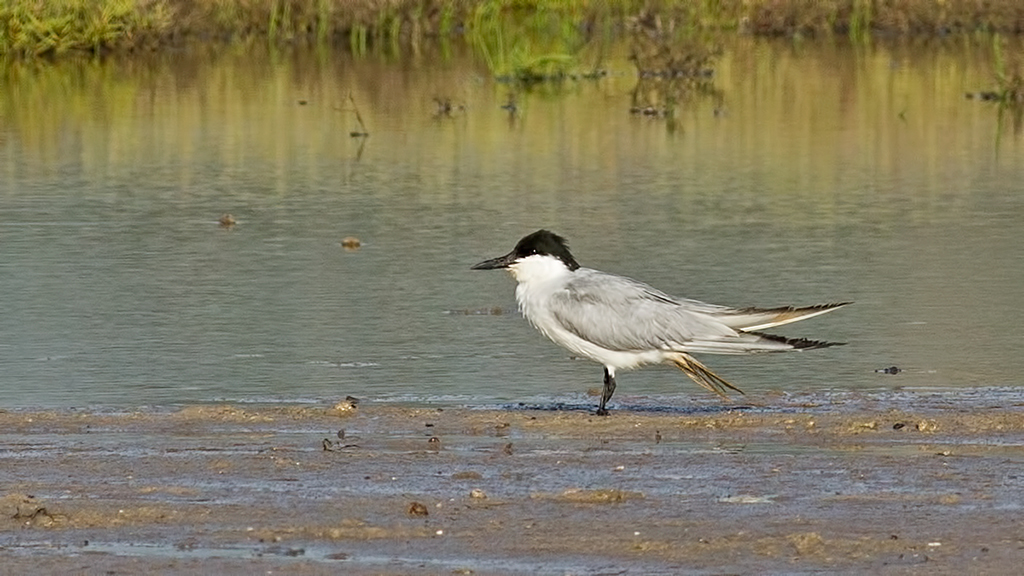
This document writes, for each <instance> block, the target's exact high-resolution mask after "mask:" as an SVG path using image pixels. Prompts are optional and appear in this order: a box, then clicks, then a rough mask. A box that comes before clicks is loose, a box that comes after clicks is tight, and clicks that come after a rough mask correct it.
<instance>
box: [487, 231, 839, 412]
mask: <svg viewBox="0 0 1024 576" xmlns="http://www.w3.org/2000/svg"><path fill="white" fill-rule="evenodd" d="M502 268H504V269H507V270H508V271H509V272H511V274H512V276H513V277H514V278H515V279H516V281H517V282H518V284H517V286H516V301H517V302H518V303H519V308H520V310H522V313H523V315H524V316H525V317H526V319H527V320H529V321H530V323H531V324H533V326H534V327H535V328H537V329H538V330H540V332H541V333H542V334H544V335H545V336H547V337H548V338H549V339H550V340H552V341H553V342H555V343H556V344H558V345H560V346H562V347H563V348H566V349H568V350H569V351H570V352H572V353H573V354H575V355H577V356H582V357H584V358H589V359H591V360H593V361H595V362H599V363H601V364H603V365H604V388H603V389H602V392H601V403H600V405H599V406H598V409H597V414H599V415H602V416H604V415H607V414H608V409H607V404H608V401H609V400H610V399H611V397H612V394H613V393H615V372H616V370H629V369H633V368H639V367H640V366H643V365H645V364H672V365H675V366H676V367H677V368H679V369H680V370H682V371H683V373H685V374H686V375H687V376H689V377H690V378H691V379H692V380H693V381H694V382H696V383H697V384H699V385H700V386H703V387H704V388H706V389H708V390H710V391H712V392H714V393H716V394H718V395H720V396H722V397H726V398H727V397H728V395H727V391H729V390H732V391H735V392H739V393H740V394H743V391H742V390H740V389H739V388H737V387H736V386H733V385H732V384H730V383H729V382H728V381H726V380H725V379H723V378H722V377H720V376H718V375H717V374H715V373H714V372H712V371H711V370H710V369H709V368H708V367H707V366H705V365H703V364H701V363H700V362H698V361H697V359H696V358H694V357H693V356H691V354H695V353H696V354H756V353H761V352H785V351H789V350H812V349H815V348H827V347H829V346H837V345H840V344H842V343H841V342H823V341H818V340H807V339H804V338H784V337H782V336H775V335H771V334H765V333H763V332H761V330H766V329H769V328H774V327H776V326H782V325H783V324H789V323H791V322H796V321H798V320H805V319H807V318H812V317H814V316H818V315H821V314H825V313H826V312H831V311H833V310H835V309H837V308H840V307H842V306H846V305H847V304H849V302H838V303H833V304H819V305H816V306H800V307H796V306H782V307H775V308H731V307H728V306H719V305H716V304H707V303H705V302H700V301H698V300H691V299H688V298H676V297H673V296H669V295H668V294H666V293H664V292H662V291H660V290H657V289H655V288H652V287H651V286H648V285H647V284H644V283H642V282H638V281H636V280H633V279H632V278H626V277H625V276H617V275H615V274H609V273H607V272H601V271H599V270H593V269H591V268H584V267H582V266H580V264H579V263H578V262H577V261H576V259H575V258H573V255H572V253H571V252H570V251H569V244H568V243H567V241H566V239H565V238H563V237H561V236H559V235H558V234H555V233H553V232H551V231H548V230H538V231H536V232H534V233H532V234H529V235H527V236H524V237H523V238H522V239H521V240H519V242H518V243H517V244H516V247H515V248H514V249H513V250H512V251H511V252H509V253H508V254H506V255H504V256H499V257H497V258H492V259H490V260H485V261H483V262H480V263H479V264H476V265H475V266H473V267H472V269H473V270H495V269H502Z"/></svg>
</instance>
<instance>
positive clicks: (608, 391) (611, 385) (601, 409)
mask: <svg viewBox="0 0 1024 576" xmlns="http://www.w3.org/2000/svg"><path fill="white" fill-rule="evenodd" d="M614 393H615V377H614V376H612V373H611V372H609V371H608V368H607V367H606V368H605V369H604V390H602V391H601V405H600V406H598V407H597V415H598V416H607V415H608V409H607V408H605V404H607V403H608V401H609V400H611V399H612V394H614Z"/></svg>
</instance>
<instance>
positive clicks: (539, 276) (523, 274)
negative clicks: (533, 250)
mask: <svg viewBox="0 0 1024 576" xmlns="http://www.w3.org/2000/svg"><path fill="white" fill-rule="evenodd" d="M508 270H509V272H511V273H512V277H513V278H515V279H516V281H518V282H519V283H520V284H527V285H535V284H545V283H547V282H551V281H555V280H564V279H566V278H568V277H569V276H570V275H572V271H571V270H569V268H568V267H566V265H565V263H564V262H562V261H561V260H559V259H558V258H555V257H554V256H547V255H544V256H541V255H539V254H535V255H533V256H527V257H526V258H522V259H520V260H518V261H517V262H516V263H515V264H512V265H511V266H509V267H508Z"/></svg>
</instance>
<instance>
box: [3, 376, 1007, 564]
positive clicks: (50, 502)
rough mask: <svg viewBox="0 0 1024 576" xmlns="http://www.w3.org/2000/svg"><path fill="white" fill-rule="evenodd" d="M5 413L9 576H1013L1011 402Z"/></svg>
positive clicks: (875, 399) (895, 398)
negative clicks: (256, 575) (847, 575)
mask: <svg viewBox="0 0 1024 576" xmlns="http://www.w3.org/2000/svg"><path fill="white" fill-rule="evenodd" d="M703 400H704V401H707V402H708V403H707V404H705V405H702V404H701V403H699V402H698V401H697V400H694V403H693V404H692V405H688V406H682V407H671V408H665V409H662V410H650V409H649V410H629V409H628V408H629V407H628V406H627V407H626V409H620V410H617V411H615V412H613V413H612V416H610V417H606V418H601V417H597V416H593V415H592V414H590V413H589V412H588V411H586V410H585V409H583V407H571V409H567V410H566V409H555V408H564V407H558V406H536V407H528V406H518V405H514V406H506V407H500V408H498V409H494V408H491V409H477V408H467V407H440V408H438V407H425V408H424V407H409V406H395V405H387V404H383V405H374V404H373V403H367V402H364V403H361V404H359V405H358V406H355V407H353V406H350V405H349V404H347V403H345V402H342V403H340V404H338V405H336V406H330V405H324V406H309V405H306V406H287V405H284V406H241V405H209V406H189V407H185V408H180V409H174V410H145V411H122V412H104V411H73V410H66V411H5V412H0V430H2V435H3V443H2V444H0V456H2V458H3V460H4V463H3V467H2V472H0V478H2V479H3V482H2V484H0V485H2V486H3V492H2V493H0V530H2V532H0V549H2V554H3V557H4V562H5V566H6V567H7V569H8V570H12V571H15V572H18V571H24V570H29V569H31V570H33V571H36V572H72V571H74V572H76V573H84V574H93V573H97V574H99V573H110V571H113V572H115V573H124V572H130V573H138V572H152V573H181V572H194V571H197V570H198V571H202V572H210V573H212V572H217V573H226V574H236V573H237V574H242V573H252V572H254V571H256V570H260V571H275V570H285V571H287V572H288V573H294V574H318V573H330V572H335V573H336V572H337V571H338V570H342V569H343V570H344V571H345V572H346V573H365V574H381V573H383V574H410V573H411V574H449V573H455V574H469V573H473V574H526V573H532V574H566V573H573V574H599V573H616V574H674V573H697V574H703V573H723V572H746V573H751V572H759V573H764V572H787V573H804V572H819V571H827V572H830V573H831V572H865V571H870V572H874V573H905V572H916V571H918V570H921V569H924V570H928V572H929V573H963V572H965V571H971V572H974V573H979V572H986V573H1010V572H1013V571H1015V569H1016V568H1017V564H1018V563H1019V560H1020V559H1021V558H1022V557H1024V526H1021V524H1020V522H1019V519H1020V514H1021V500H1020V494H1021V493H1022V489H1024V473H1022V472H1021V464H1022V463H1024V396H1022V395H1020V394H1018V393H1017V392H1015V391H1014V390H1012V389H994V390H991V391H988V392H983V393H979V392H977V391H966V392H936V393H922V392H892V393H884V394H843V395H822V394H815V395H803V396H779V397H774V398H772V397H766V398H762V399H761V401H760V402H757V403H754V404H747V405H742V406H729V405H722V404H717V403H715V402H714V401H708V400H707V399H703Z"/></svg>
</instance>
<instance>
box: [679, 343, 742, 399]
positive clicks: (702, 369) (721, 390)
mask: <svg viewBox="0 0 1024 576" xmlns="http://www.w3.org/2000/svg"><path fill="white" fill-rule="evenodd" d="M672 363H673V364H675V365H676V367H677V368H679V369H680V370H682V371H683V373H684V374H686V375H687V376H689V377H690V379H691V380H693V381H694V382H696V383H697V384H699V385H700V386H701V387H703V388H706V389H707V390H710V391H711V392H714V393H715V394H718V395H719V396H721V397H723V398H728V397H729V395H728V391H729V390H732V391H734V392H739V393H740V394H743V390H740V389H739V388H737V387H735V386H733V385H732V384H730V383H729V382H727V381H726V380H725V379H724V378H722V377H721V376H719V375H718V374H715V373H714V372H712V371H711V370H710V369H709V368H708V367H707V366H705V365H703V364H701V363H700V362H698V361H697V360H696V359H695V358H694V357H693V356H690V355H688V354H683V353H682V352H680V353H678V354H676V355H675V356H674V357H673V358H672Z"/></svg>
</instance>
